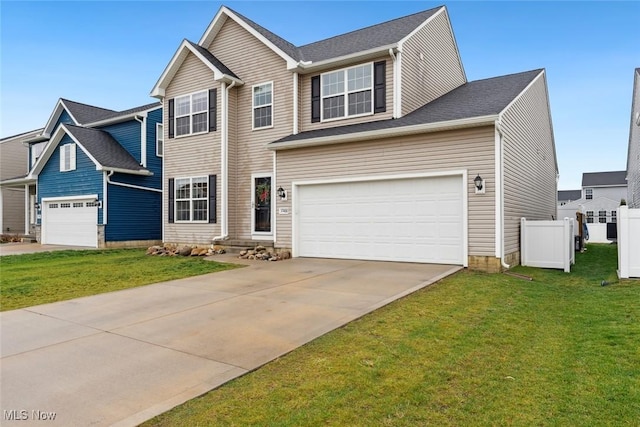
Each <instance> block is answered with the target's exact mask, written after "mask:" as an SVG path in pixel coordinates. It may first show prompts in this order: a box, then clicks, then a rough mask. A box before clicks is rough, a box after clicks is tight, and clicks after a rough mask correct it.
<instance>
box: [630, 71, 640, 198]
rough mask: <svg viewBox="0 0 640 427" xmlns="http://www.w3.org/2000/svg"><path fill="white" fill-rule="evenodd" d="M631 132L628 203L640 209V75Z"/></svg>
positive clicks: (636, 80) (639, 75)
mask: <svg viewBox="0 0 640 427" xmlns="http://www.w3.org/2000/svg"><path fill="white" fill-rule="evenodd" d="M633 81H634V88H633V103H632V108H633V109H632V111H631V130H630V132H629V158H628V162H627V163H628V166H627V169H628V170H627V178H628V183H629V184H628V189H627V191H628V194H629V196H628V197H629V200H628V201H627V203H628V204H629V207H631V208H636V209H637V208H640V126H638V125H637V124H636V114H640V74H638V73H635V75H634V79H633Z"/></svg>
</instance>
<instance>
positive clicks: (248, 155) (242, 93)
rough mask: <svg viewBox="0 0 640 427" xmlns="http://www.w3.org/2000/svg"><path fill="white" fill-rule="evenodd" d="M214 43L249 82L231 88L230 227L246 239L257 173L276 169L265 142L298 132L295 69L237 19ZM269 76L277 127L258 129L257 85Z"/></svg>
mask: <svg viewBox="0 0 640 427" xmlns="http://www.w3.org/2000/svg"><path fill="white" fill-rule="evenodd" d="M238 46H242V48H241V49H239V48H238ZM208 49H209V50H210V51H211V52H212V53H213V54H214V55H215V56H216V57H217V58H218V59H219V60H220V61H222V63H223V64H225V65H226V66H227V67H229V69H231V70H232V71H233V72H234V73H235V74H236V75H237V76H238V77H239V78H240V79H242V81H243V82H244V86H240V87H237V88H233V89H231V91H232V92H235V94H234V96H235V97H236V98H234V99H235V101H234V103H233V108H231V109H230V114H231V115H232V116H234V117H235V118H234V120H233V121H234V129H233V131H231V132H230V133H229V144H230V146H233V148H232V149H231V150H230V151H233V158H234V160H233V163H231V158H230V168H229V172H230V173H231V174H232V175H233V178H232V179H231V180H230V181H231V182H230V183H232V184H233V185H230V186H229V194H230V203H231V202H232V206H230V214H231V215H230V219H231V220H232V221H230V224H229V232H230V237H231V238H233V239H241V240H246V239H250V238H251V174H252V173H262V172H264V173H272V172H273V154H272V152H271V151H269V150H267V149H266V148H265V145H266V144H267V143H269V142H272V141H275V140H277V139H280V138H282V137H284V136H287V135H290V134H291V133H292V128H293V120H292V117H293V86H292V75H291V72H289V71H287V69H286V63H285V61H284V60H283V59H282V58H281V57H279V56H278V55H276V54H275V53H274V52H273V51H272V50H271V49H269V48H267V47H266V46H265V45H264V44H262V43H261V42H260V41H259V40H257V39H256V38H255V37H253V36H252V35H251V34H249V33H248V32H246V31H245V30H244V29H243V28H242V27H241V26H239V25H238V24H237V23H235V21H233V20H231V19H227V21H226V22H225V24H224V25H223V26H222V28H221V30H220V32H219V33H218V35H217V36H216V38H215V39H214V41H213V42H212V44H211V46H209V47H208ZM266 82H273V102H274V104H273V112H274V118H273V128H269V129H261V130H252V108H253V107H252V90H253V89H252V86H253V85H256V84H261V83H266Z"/></svg>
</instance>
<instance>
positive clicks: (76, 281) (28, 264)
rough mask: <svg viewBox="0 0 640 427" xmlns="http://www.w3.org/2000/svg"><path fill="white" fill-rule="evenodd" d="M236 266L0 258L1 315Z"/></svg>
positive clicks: (125, 256)
mask: <svg viewBox="0 0 640 427" xmlns="http://www.w3.org/2000/svg"><path fill="white" fill-rule="evenodd" d="M235 267H237V266H235V265H232V264H222V263H217V262H212V261H206V260H204V259H202V258H198V257H158V256H148V255H145V250H142V249H108V250H89V251H73V250H70V251H58V252H43V253H37V254H29V255H9V256H3V257H0V309H1V311H5V310H13V309H16V308H22V307H29V306H33V305H38V304H45V303H50V302H55V301H63V300H68V299H72V298H77V297H83V296H87V295H95V294H99V293H103V292H111V291H117V290H120V289H127V288H133V287H136V286H142V285H148V284H151V283H155V282H164V281H166V280H173V279H180V278H182V277H189V276H197V275H200V274H205V273H213V272H216V271H223V270H228V269H231V268H235Z"/></svg>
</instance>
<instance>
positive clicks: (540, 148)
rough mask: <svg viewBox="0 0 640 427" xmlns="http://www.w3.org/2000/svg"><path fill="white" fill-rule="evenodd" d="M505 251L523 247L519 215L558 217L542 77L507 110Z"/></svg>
mask: <svg viewBox="0 0 640 427" xmlns="http://www.w3.org/2000/svg"><path fill="white" fill-rule="evenodd" d="M502 131H503V135H504V136H503V146H504V148H503V149H504V222H505V232H504V233H505V235H504V239H505V254H510V253H513V252H517V251H519V250H520V218H522V217H526V218H527V219H532V220H535V219H538V220H550V219H551V218H552V217H555V216H556V194H557V183H556V165H555V159H556V153H555V147H554V143H553V129H552V127H551V117H550V116H549V108H548V102H547V91H546V82H545V79H544V76H540V77H539V78H538V79H537V80H536V81H535V82H534V84H533V85H532V86H530V87H529V89H528V90H527V91H526V92H525V93H524V94H523V95H522V96H521V97H520V98H519V99H518V100H517V101H516V102H515V103H514V104H512V106H511V107H509V109H508V110H507V111H506V112H505V113H504V116H503V118H502Z"/></svg>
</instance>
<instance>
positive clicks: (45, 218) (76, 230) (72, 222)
mask: <svg viewBox="0 0 640 427" xmlns="http://www.w3.org/2000/svg"><path fill="white" fill-rule="evenodd" d="M94 200H95V199H87V200H62V201H55V202H46V201H45V202H44V204H43V212H42V243H43V244H49V245H71V246H91V247H97V246H98V226H97V223H98V208H97V207H96V206H95V203H94Z"/></svg>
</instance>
